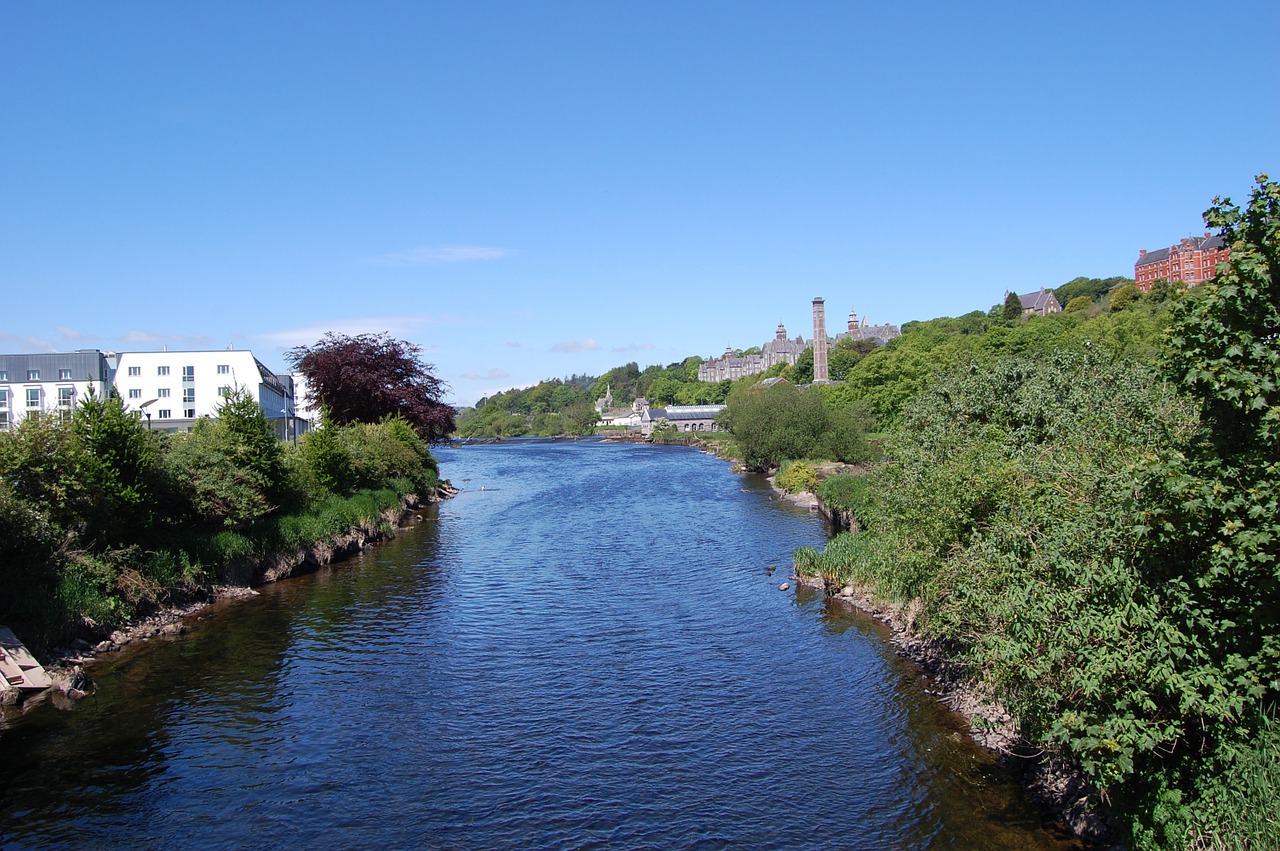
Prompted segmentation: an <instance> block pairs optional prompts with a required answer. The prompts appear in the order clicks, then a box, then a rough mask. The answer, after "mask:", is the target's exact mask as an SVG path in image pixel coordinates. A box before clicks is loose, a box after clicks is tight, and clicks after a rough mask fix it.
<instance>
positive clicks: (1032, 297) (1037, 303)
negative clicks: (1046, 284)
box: [1018, 290, 1062, 311]
mask: <svg viewBox="0 0 1280 851" xmlns="http://www.w3.org/2000/svg"><path fill="white" fill-rule="evenodd" d="M1018 298H1019V299H1020V300H1021V301H1022V309H1023V310H1035V311H1042V310H1045V309H1046V308H1048V307H1049V305H1051V304H1056V303H1057V301H1058V297H1057V296H1055V295H1054V294H1053V293H1051V292H1049V291H1048V290H1037V291H1036V292H1033V293H1027V294H1026V295H1019V296H1018ZM1058 306H1059V307H1061V306H1062V305H1060V304H1059V305H1058Z"/></svg>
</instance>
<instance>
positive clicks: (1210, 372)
mask: <svg viewBox="0 0 1280 851" xmlns="http://www.w3.org/2000/svg"><path fill="white" fill-rule="evenodd" d="M1205 222H1206V224H1207V225H1209V226H1210V227H1216V228H1220V229H1221V232H1222V235H1223V237H1224V238H1225V240H1226V241H1227V243H1228V244H1229V245H1230V248H1231V261H1230V264H1229V265H1228V266H1227V267H1226V268H1225V269H1224V271H1223V272H1222V273H1221V274H1220V275H1219V276H1218V277H1217V278H1216V279H1214V281H1212V282H1210V283H1207V284H1205V285H1203V286H1202V287H1198V288H1197V289H1198V290H1203V292H1202V293H1198V294H1197V296H1196V297H1194V298H1184V299H1182V300H1180V301H1179V302H1178V303H1177V304H1176V306H1175V307H1174V323H1173V327H1172V329H1171V331H1170V336H1169V342H1170V344H1169V354H1168V358H1167V365H1168V370H1169V374H1170V376H1171V377H1172V378H1173V379H1174V380H1175V381H1176V382H1177V383H1178V384H1179V385H1180V386H1181V387H1182V388H1183V389H1184V390H1185V391H1186V392H1187V393H1188V394H1190V395H1191V397H1192V398H1193V399H1194V400H1196V402H1197V403H1198V405H1199V407H1200V412H1201V418H1202V422H1203V429H1202V432H1201V433H1200V435H1199V436H1200V439H1199V440H1196V441H1192V442H1189V443H1187V444H1185V445H1184V446H1183V447H1182V451H1180V452H1175V453H1171V454H1169V455H1167V456H1166V457H1164V458H1163V459H1162V460H1161V463H1157V464H1153V465H1152V466H1151V467H1150V469H1149V479H1148V481H1147V487H1148V489H1149V490H1150V491H1151V492H1152V493H1153V494H1155V495H1157V497H1158V498H1157V500H1156V505H1155V507H1153V508H1151V509H1150V510H1148V511H1147V512H1146V513H1145V514H1143V515H1142V516H1141V518H1140V522H1141V523H1142V524H1143V526H1144V527H1145V528H1147V529H1149V530H1150V535H1151V541H1152V545H1151V548H1150V550H1149V551H1148V552H1147V553H1146V556H1145V562H1144V567H1145V570H1146V572H1147V575H1148V576H1149V577H1150V581H1151V582H1152V584H1153V586H1155V587H1160V588H1162V589H1167V590H1166V591H1165V598H1166V600H1165V603H1164V604H1165V606H1167V607H1168V608H1169V610H1170V612H1171V614H1172V617H1173V618H1174V619H1175V622H1176V624H1177V627H1178V630H1179V633H1180V636H1181V642H1180V644H1181V646H1182V647H1183V648H1185V649H1184V652H1183V654H1180V656H1179V658H1178V659H1177V663H1176V668H1177V671H1178V673H1179V675H1180V676H1181V678H1182V683H1183V686H1182V688H1181V689H1180V690H1179V692H1178V695H1177V696H1178V701H1179V706H1180V708H1181V711H1182V714H1183V723H1184V730H1183V737H1184V741H1185V745H1184V747H1183V748H1180V749H1179V750H1178V751H1177V752H1176V754H1177V755H1178V756H1180V757H1181V763H1180V764H1176V765H1175V766H1174V767H1173V768H1171V769H1170V771H1169V778H1168V779H1167V780H1166V781H1165V783H1164V784H1163V786H1164V789H1165V791H1164V794H1165V795H1166V796H1167V795H1169V794H1183V793H1185V792H1187V791H1188V789H1187V787H1188V786H1189V785H1194V786H1195V787H1196V791H1197V792H1198V794H1199V795H1200V796H1201V797H1202V798H1203V799H1204V800H1203V801H1201V802H1200V803H1198V804H1197V803H1195V802H1194V800H1193V801H1189V802H1188V807H1187V809H1186V811H1185V814H1186V817H1187V818H1188V819H1189V820H1192V821H1195V820H1199V821H1200V822H1201V824H1202V825H1203V824H1204V823H1205V822H1208V825H1207V826H1206V827H1204V828H1203V829H1206V830H1210V831H1212V830H1213V822H1214V821H1215V820H1218V821H1222V822H1227V821H1230V820H1232V819H1233V818H1234V817H1235V816H1234V814H1233V813H1231V812H1228V811H1227V809H1229V808H1230V807H1231V806H1232V805H1231V804H1230V803H1227V802H1228V801H1229V800H1230V797H1231V796H1229V795H1223V794H1221V793H1222V789H1221V788H1220V787H1221V785H1222V784H1223V783H1229V782H1230V780H1228V779H1224V778H1230V777H1231V776H1233V775H1243V774H1249V773H1250V772H1249V771H1247V770H1245V768H1246V766H1248V765H1249V764H1256V761H1257V760H1258V759H1259V758H1261V757H1260V752H1259V743H1260V741H1262V737H1263V736H1264V735H1265V730H1266V728H1267V724H1268V723H1269V722H1268V721H1267V718H1268V716H1269V715H1270V714H1272V713H1274V711H1275V710H1276V707H1277V705H1278V704H1280V404H1278V403H1280V337H1278V333H1280V185H1278V184H1277V183H1275V182H1274V181H1272V180H1270V179H1269V178H1268V177H1267V175H1265V174H1264V175H1261V176H1259V177H1258V179H1257V185H1256V186H1255V187H1254V189H1253V192H1252V194H1251V197H1250V200H1249V203H1248V205H1247V206H1246V207H1245V208H1244V209H1241V208H1239V207H1237V206H1235V205H1233V204H1232V203H1231V202H1230V200H1229V199H1227V200H1221V199H1215V202H1214V206H1213V207H1212V208H1210V209H1209V210H1208V211H1207V212H1206V213H1205ZM1271 735H1272V739H1271V740H1272V741H1274V733H1272V734H1271ZM1180 774H1181V776H1182V777H1190V778H1193V780H1192V781H1190V782H1189V781H1188V780H1186V779H1180ZM1259 776H1263V775H1261V774H1260V775H1259ZM1270 776H1271V777H1272V778H1273V779H1272V781H1271V782H1272V783H1273V785H1272V786H1271V787H1270V789H1268V790H1267V792H1266V794H1265V795H1264V797H1269V799H1270V800H1271V801H1275V800H1277V799H1278V798H1280V786H1278V785H1274V784H1275V783H1276V780H1275V774H1274V773H1272V774H1271V775H1270ZM1159 792H1160V790H1159V789H1157V790H1156V793H1159ZM1153 794H1155V793H1153ZM1206 802H1207V803H1206ZM1215 802H1216V803H1215ZM1215 807H1216V808H1218V809H1217V810H1216V815H1213V816H1211V817H1209V816H1206V812H1207V811H1209V810H1210V809H1213V808H1215ZM1224 808H1225V809H1224ZM1272 811H1273V812H1274V808H1272ZM1254 829H1256V830H1257V831H1258V833H1257V834H1255V835H1253V836H1246V837H1222V838H1225V839H1229V840H1231V841H1233V842H1235V843H1236V844H1239V845H1240V846H1241V847H1244V840H1246V839H1247V840H1248V842H1249V847H1274V846H1275V844H1276V842H1277V841H1280V836H1278V834H1280V830H1277V828H1276V827H1275V824H1274V820H1272V822H1271V826H1270V828H1269V830H1270V833H1269V834H1268V833H1267V830H1268V828H1266V827H1263V826H1255V828H1254Z"/></svg>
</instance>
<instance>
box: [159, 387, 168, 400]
mask: <svg viewBox="0 0 1280 851" xmlns="http://www.w3.org/2000/svg"><path fill="white" fill-rule="evenodd" d="M156 397H157V398H159V399H168V398H169V388H168V387H161V388H160V389H159V390H157V391H156Z"/></svg>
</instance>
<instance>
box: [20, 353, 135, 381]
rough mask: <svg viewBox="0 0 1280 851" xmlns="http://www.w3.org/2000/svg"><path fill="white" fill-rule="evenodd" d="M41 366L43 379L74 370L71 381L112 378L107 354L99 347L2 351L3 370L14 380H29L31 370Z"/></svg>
mask: <svg viewBox="0 0 1280 851" xmlns="http://www.w3.org/2000/svg"><path fill="white" fill-rule="evenodd" d="M33 369H34V370H38V371H39V372H40V380H41V381H57V380H58V372H59V371H60V370H63V369H69V370H71V378H70V379H69V380H71V381H86V380H88V381H109V380H110V378H111V374H110V373H111V371H110V368H109V367H108V364H107V358H106V356H105V355H104V354H103V353H102V352H100V351H98V350H97V349H88V350H85V351H79V352H41V353H38V354H29V355H0V372H6V373H8V375H9V378H8V380H9V381H10V382H12V383H22V382H24V381H26V378H27V371H28V370H33Z"/></svg>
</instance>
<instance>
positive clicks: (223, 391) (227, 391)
mask: <svg viewBox="0 0 1280 851" xmlns="http://www.w3.org/2000/svg"><path fill="white" fill-rule="evenodd" d="M218 395H219V396H221V397H222V398H224V399H225V398H227V397H228V396H230V395H231V388H230V387H219V388H218Z"/></svg>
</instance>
